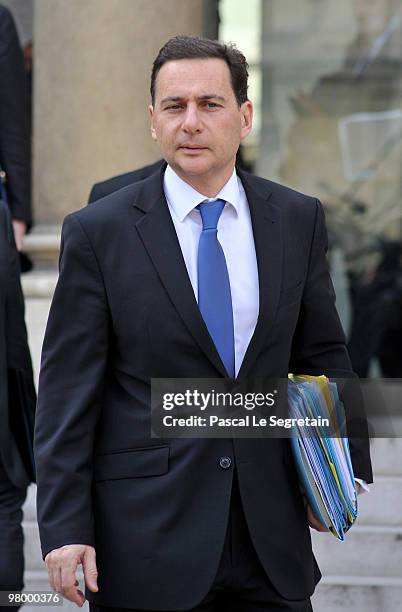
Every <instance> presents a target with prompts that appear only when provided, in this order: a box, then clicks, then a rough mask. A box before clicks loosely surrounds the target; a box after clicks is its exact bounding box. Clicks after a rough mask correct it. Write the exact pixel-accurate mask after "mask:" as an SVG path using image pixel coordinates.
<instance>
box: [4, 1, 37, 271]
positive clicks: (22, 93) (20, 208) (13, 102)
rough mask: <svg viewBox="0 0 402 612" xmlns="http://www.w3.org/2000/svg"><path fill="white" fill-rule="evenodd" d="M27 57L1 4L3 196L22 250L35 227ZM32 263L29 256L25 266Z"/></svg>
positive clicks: (10, 18) (9, 16)
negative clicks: (25, 238) (32, 203)
mask: <svg viewBox="0 0 402 612" xmlns="http://www.w3.org/2000/svg"><path fill="white" fill-rule="evenodd" d="M30 115H31V114H30V102H29V88H28V80H27V76H26V72H25V65H24V58H23V54H22V49H21V46H20V43H19V40H18V34H17V30H16V27H15V23H14V20H13V18H12V15H11V13H10V11H9V10H8V9H7V8H6V7H5V6H2V5H0V172H1V176H2V186H1V190H2V196H3V200H6V201H7V203H8V206H9V208H10V211H11V217H12V223H13V228H14V237H15V242H16V245H17V249H18V251H20V252H21V250H22V245H23V240H24V236H25V234H26V233H27V231H29V229H30V228H31V227H32V211H31V116H30ZM31 266H32V264H31V262H30V260H29V259H28V258H27V256H25V257H22V258H21V269H22V271H26V270H27V269H30V267H31Z"/></svg>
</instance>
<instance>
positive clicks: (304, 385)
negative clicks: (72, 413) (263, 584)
mask: <svg viewBox="0 0 402 612" xmlns="http://www.w3.org/2000/svg"><path fill="white" fill-rule="evenodd" d="M288 401H289V412H290V416H291V417H292V418H305V417H306V416H309V417H312V418H316V419H318V417H322V418H327V419H328V420H329V422H330V429H331V435H328V429H324V428H323V427H322V426H320V425H319V424H317V426H316V427H315V429H313V431H312V430H311V428H310V430H309V432H308V434H307V435H306V433H305V431H304V430H303V427H298V426H296V430H295V435H293V436H292V438H291V446H292V450H293V456H294V459H295V463H296V468H297V471H298V474H299V478H300V485H301V488H302V490H303V492H304V494H305V496H306V498H307V501H308V503H309V504H310V506H311V508H312V511H313V513H314V515H315V516H316V518H317V519H318V520H319V521H320V523H321V524H322V525H323V526H325V527H327V529H329V531H330V532H331V533H332V534H333V535H334V536H335V537H337V538H338V539H339V540H344V538H345V533H346V532H347V531H348V530H349V529H350V527H351V526H352V525H353V523H354V522H355V520H356V518H357V492H356V484H355V479H354V474H353V468H352V461H351V458H350V450H349V442H348V439H347V438H346V437H344V436H342V435H341V433H340V432H341V431H342V430H343V428H344V423H345V411H344V407H343V404H342V402H341V401H340V399H339V396H338V391H337V387H336V383H333V382H330V381H329V380H328V379H327V378H326V377H325V376H317V377H315V376H294V375H292V374H290V375H289V387H288Z"/></svg>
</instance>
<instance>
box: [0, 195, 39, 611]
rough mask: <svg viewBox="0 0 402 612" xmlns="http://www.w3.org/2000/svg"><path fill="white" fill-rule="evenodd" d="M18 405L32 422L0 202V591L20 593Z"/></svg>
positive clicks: (15, 269)
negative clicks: (24, 409)
mask: <svg viewBox="0 0 402 612" xmlns="http://www.w3.org/2000/svg"><path fill="white" fill-rule="evenodd" d="M22 401H24V405H25V408H26V409H27V410H29V411H30V415H28V414H26V416H27V417H28V419H29V420H30V421H32V420H33V416H34V409H35V401H36V396H35V389H34V384H33V374H32V365H31V357H30V353H29V348H28V340H27V332H26V328H25V322H24V298H23V294H22V290H21V284H20V270H19V263H18V253H17V249H16V247H15V242H14V235H13V228H12V224H11V218H10V213H9V210H8V208H7V206H6V205H5V203H4V202H3V201H2V200H1V199H0V591H11V590H15V591H20V590H22V588H23V573H24V557H23V535H22V527H21V521H22V505H23V503H24V500H25V497H26V490H27V486H28V485H29V483H30V481H31V480H32V478H33V474H32V471H31V469H30V466H29V465H27V463H26V460H28V461H29V457H27V456H26V451H27V442H28V444H29V440H28V439H27V438H25V435H26V431H25V428H24V422H23V418H22V412H21V411H22V410H23V406H22ZM30 445H31V446H32V440H30ZM2 609H4V608H2ZM7 609H8V608H7ZM10 610H15V607H14V608H11V607H10Z"/></svg>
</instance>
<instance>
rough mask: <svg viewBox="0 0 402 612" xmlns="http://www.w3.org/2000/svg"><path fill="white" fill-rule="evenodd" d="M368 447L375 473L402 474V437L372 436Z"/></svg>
mask: <svg viewBox="0 0 402 612" xmlns="http://www.w3.org/2000/svg"><path fill="white" fill-rule="evenodd" d="M370 449H371V460H372V463H373V467H374V471H375V473H376V474H377V475H386V476H402V438H374V439H373V440H371V444H370Z"/></svg>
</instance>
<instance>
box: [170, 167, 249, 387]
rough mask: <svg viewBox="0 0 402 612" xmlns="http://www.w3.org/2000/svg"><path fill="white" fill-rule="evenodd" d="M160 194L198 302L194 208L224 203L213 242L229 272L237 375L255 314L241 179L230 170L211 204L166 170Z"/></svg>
mask: <svg viewBox="0 0 402 612" xmlns="http://www.w3.org/2000/svg"><path fill="white" fill-rule="evenodd" d="M164 191H165V195H166V200H167V203H168V206H169V210H170V214H171V216H172V220H173V223H174V226H175V229H176V233H177V237H178V240H179V243H180V247H181V251H182V253H183V257H184V261H185V264H186V268H187V272H188V275H189V277H190V281H191V284H192V286H193V291H194V295H195V298H196V300H197V302H198V290H197V287H198V279H197V257H198V243H199V240H200V235H201V232H202V219H201V213H200V211H199V210H197V209H196V208H195V207H196V206H198V204H200V203H201V202H205V200H207V201H208V200H209V201H211V200H216V199H217V198H220V199H222V200H225V202H226V204H225V206H224V209H223V211H222V214H221V216H220V218H219V221H218V240H219V242H220V244H221V246H222V249H223V252H224V254H225V258H226V265H227V268H228V274H229V282H230V291H231V294H232V308H233V327H234V348H235V373H236V376H237V374H238V372H239V370H240V366H241V364H242V361H243V358H244V355H245V353H246V350H247V347H248V345H249V342H250V340H251V337H252V335H253V333H254V329H255V326H256V323H257V318H258V311H259V285H258V269H257V258H256V254H255V246H254V236H253V229H252V226H251V217H250V209H249V206H248V202H247V198H246V194H245V192H244V189H243V185H242V184H241V181H240V179H239V178H238V176H237V174H236V170H233V174H232V176H231V177H230V179H229V180H228V182H227V183H226V184H225V185H224V186H223V187H222V189H221V190H220V192H219V193H218V195H217V196H216V197H215V198H208V197H206V196H205V195H203V194H202V193H199V192H198V191H196V190H195V189H194V188H193V187H191V185H189V184H188V183H186V182H185V181H183V180H182V179H181V178H180V177H179V176H177V174H176V173H175V172H174V171H173V170H172V168H171V167H170V166H168V167H167V168H166V171H165V177H164Z"/></svg>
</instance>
